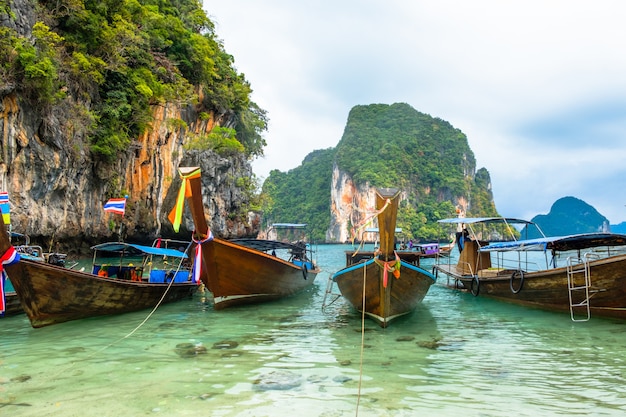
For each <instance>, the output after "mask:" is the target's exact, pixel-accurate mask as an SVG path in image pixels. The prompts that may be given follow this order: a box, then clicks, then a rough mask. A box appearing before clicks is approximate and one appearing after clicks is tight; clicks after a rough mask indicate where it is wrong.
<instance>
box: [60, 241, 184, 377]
mask: <svg viewBox="0 0 626 417" xmlns="http://www.w3.org/2000/svg"><path fill="white" fill-rule="evenodd" d="M190 246H191V243H189V245H188V246H187V249H186V250H185V253H186V252H187V250H189V248H190ZM182 263H183V259H182V258H181V260H180V262H179V263H178V267H177V268H176V271H175V272H174V276H176V274H177V273H178V272H179V271H180V267H181V266H182ZM172 284H174V278H172V279H171V280H170V282H169V283H168V285H167V288H166V289H165V291H164V292H163V295H162V296H161V299H160V300H159V301H158V302H157V304H156V305H155V306H154V308H153V309H152V310H151V311H150V313H148V315H147V316H146V318H145V319H143V320H142V321H141V323H139V324H138V325H137V326H135V328H134V329H133V330H131V331H130V332H129V333H127V334H126V335H125V336H122V337H120V338H119V339H117V340H115V341H113V342H111V343H109V344H108V345H106V346H104V347H102V348H100V349H98V350H96V351H94V352H93V353H91V354H90V355H87V356H86V357H84V358H82V359H81V360H83V361H84V360H87V359H90V358H92V357H94V356H95V355H97V354H99V353H101V352H104V351H105V350H107V349H109V348H110V347H112V346H115V345H117V344H118V343H120V342H122V341H123V340H125V339H128V338H129V337H131V336H132V335H133V334H135V333H136V332H137V330H139V329H140V328H141V327H143V325H144V324H146V323H147V322H148V320H149V319H150V317H152V315H153V314H154V313H155V312H156V311H157V309H158V308H159V307H160V306H161V304H162V303H163V300H164V299H165V296H166V295H167V293H168V292H169V290H170V288H171V287H172ZM75 365H76V361H74V362H72V363H71V364H70V365H69V366H67V367H65V368H63V369H62V370H60V371H59V372H57V373H56V374H54V375H52V378H54V377H56V376H58V375H60V374H62V373H64V372H65V371H67V370H68V369H70V368H72V367H73V366H75Z"/></svg>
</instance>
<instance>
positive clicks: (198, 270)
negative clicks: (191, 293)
mask: <svg viewBox="0 0 626 417" xmlns="http://www.w3.org/2000/svg"><path fill="white" fill-rule="evenodd" d="M194 234H195V233H194ZM194 234H192V235H191V240H193V241H194V243H195V244H196V253H195V257H194V260H193V270H192V271H191V278H192V279H193V281H194V282H195V283H196V284H200V274H202V244H203V243H205V242H208V241H210V240H213V232H211V229H209V231H208V236H207V237H206V238H204V239H202V240H197V239H196V238H195V237H194Z"/></svg>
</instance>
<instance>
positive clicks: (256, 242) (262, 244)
mask: <svg viewBox="0 0 626 417" xmlns="http://www.w3.org/2000/svg"><path fill="white" fill-rule="evenodd" d="M229 242H232V243H236V244H238V245H241V246H245V247H247V248H251V249H256V250H258V251H261V252H267V251H270V250H276V249H289V250H302V246H299V245H297V244H295V243H289V242H281V241H278V240H264V239H245V238H243V239H231V240H229Z"/></svg>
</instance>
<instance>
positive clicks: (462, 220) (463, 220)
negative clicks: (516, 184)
mask: <svg viewBox="0 0 626 417" xmlns="http://www.w3.org/2000/svg"><path fill="white" fill-rule="evenodd" d="M438 223H448V224H477V223H509V224H530V225H532V224H535V223H534V222H531V221H529V220H523V219H516V218H513V217H452V218H450V219H442V220H438Z"/></svg>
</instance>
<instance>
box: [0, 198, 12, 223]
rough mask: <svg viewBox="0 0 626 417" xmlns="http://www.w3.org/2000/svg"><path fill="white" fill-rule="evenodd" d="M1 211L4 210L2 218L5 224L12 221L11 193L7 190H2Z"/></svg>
mask: <svg viewBox="0 0 626 417" xmlns="http://www.w3.org/2000/svg"><path fill="white" fill-rule="evenodd" d="M0 212H2V220H3V221H4V224H6V225H8V224H10V223H11V215H10V213H11V210H10V207H9V193H8V192H6V191H0Z"/></svg>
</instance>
